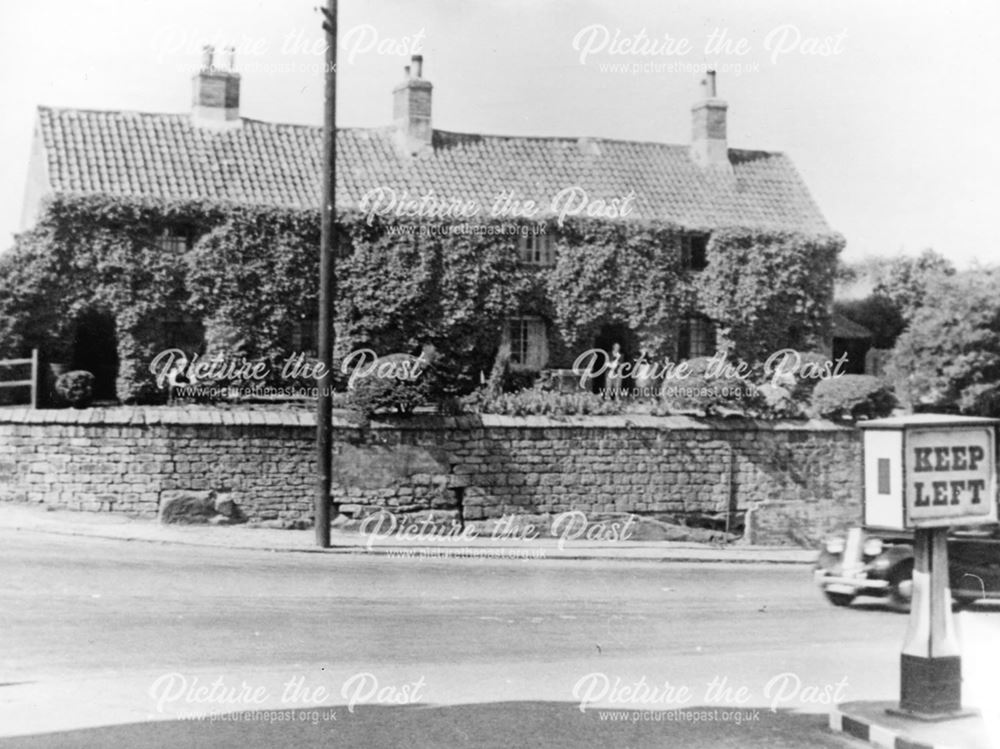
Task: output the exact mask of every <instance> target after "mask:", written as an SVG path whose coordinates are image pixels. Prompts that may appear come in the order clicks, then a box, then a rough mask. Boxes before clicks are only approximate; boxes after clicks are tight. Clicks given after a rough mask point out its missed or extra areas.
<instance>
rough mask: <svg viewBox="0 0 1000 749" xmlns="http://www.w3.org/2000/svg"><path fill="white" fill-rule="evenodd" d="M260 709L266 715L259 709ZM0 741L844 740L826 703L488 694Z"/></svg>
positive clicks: (790, 747)
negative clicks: (484, 699) (655, 704)
mask: <svg viewBox="0 0 1000 749" xmlns="http://www.w3.org/2000/svg"><path fill="white" fill-rule="evenodd" d="M264 712H269V713H270V719H265V718H263V717H262V713H264ZM333 712H335V713H336V718H335V719H331V713H333ZM279 713H280V714H282V719H278V718H277V715H278V714H279ZM734 713H738V714H739V719H736V717H735V716H734V715H733V714H734ZM682 715H686V717H682ZM0 747H2V749H42V747H44V748H45V749H52V748H53V747H59V748H63V747H65V748H66V749H75V748H83V747H86V748H87V749H91V748H93V749H105V748H106V747H129V748H130V749H154V748H156V749H160V748H166V747H213V749H216V748H225V747H239V749H252V748H253V747H268V748H270V747H296V748H297V749H298V748H299V747H323V748H324V749H331V747H428V748H431V747H433V748H434V749H451V748H452V747H454V748H456V749H457V748H458V747H463V748H467V747H487V748H491V747H497V749H499V748H500V747H504V748H505V749H506V748H507V747H554V748H555V749H561V748H562V747H565V748H566V749H580V748H581V747H595V748H596V747H599V748H600V749H609V748H614V747H628V748H629V749H640V748H642V747H650V749H652V748H653V747H655V748H656V749H662V748H663V747H671V748H672V749H684V748H686V747H693V748H695V749H754V748H756V747H760V748H761V749H764V748H765V747H766V748H767V749H803V748H804V747H809V748H810V749H824V748H825V747H830V748H831V749H834V748H836V749H843V747H844V741H843V739H842V738H840V737H838V736H837V735H836V734H834V733H832V732H831V731H830V730H829V728H827V716H826V713H825V712H824V713H812V714H804V713H792V712H788V711H785V710H779V711H778V712H771V711H770V710H766V709H755V708H736V709H734V708H721V707H717V706H706V707H686V708H680V709H677V710H667V711H646V710H638V711H633V710H609V711H605V710H599V709H596V708H588V710H587V711H586V713H581V712H580V710H579V706H578V705H577V704H575V703H568V702H494V703H486V704H470V705H448V706H441V707H436V706H426V705H407V706H399V707H386V706H357V707H355V709H354V712H353V713H350V712H348V710H347V708H346V707H344V706H337V707H323V708H315V709H299V710H278V711H259V713H258V715H257V716H256V719H254V716H253V714H252V713H246V712H244V713H232V714H229V715H227V716H222V717H221V718H217V719H216V720H208V719H205V720H185V721H176V720H175V721H160V722H149V723H133V724H128V725H119V726H109V727H105V728H92V729H84V730H79V731H70V732H65V733H50V734H44V735H37V736H29V737H20V738H8V739H0Z"/></svg>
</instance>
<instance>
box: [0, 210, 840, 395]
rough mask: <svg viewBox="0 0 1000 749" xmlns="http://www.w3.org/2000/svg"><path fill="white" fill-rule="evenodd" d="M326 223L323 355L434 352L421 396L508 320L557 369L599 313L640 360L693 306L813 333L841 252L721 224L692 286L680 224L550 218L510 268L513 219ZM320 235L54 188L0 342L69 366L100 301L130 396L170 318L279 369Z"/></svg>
mask: <svg viewBox="0 0 1000 749" xmlns="http://www.w3.org/2000/svg"><path fill="white" fill-rule="evenodd" d="M337 223H338V226H339V227H340V230H341V232H342V236H341V241H340V244H341V247H342V248H343V250H344V251H343V253H342V257H340V258H338V260H337V298H336V319H335V321H334V322H335V327H336V330H337V344H338V347H337V349H336V350H335V356H336V357H337V358H338V359H339V358H341V357H343V356H344V355H346V354H347V353H348V352H349V351H351V350H354V349H357V348H370V349H373V350H374V351H376V352H377V353H378V355H380V356H384V355H387V354H391V353H396V352H414V351H416V350H419V349H420V348H421V347H424V346H428V345H429V346H433V347H434V349H435V350H436V351H437V352H438V361H437V363H436V367H437V370H438V373H439V377H438V378H437V379H436V380H434V382H433V383H431V385H432V387H433V389H434V390H433V392H431V393H430V398H431V400H440V399H441V398H446V397H447V398H451V397H454V396H456V395H459V394H462V393H467V392H470V391H471V390H473V389H474V388H475V387H476V386H477V385H478V384H479V382H480V380H481V376H482V375H483V374H484V373H491V372H493V370H494V369H496V367H495V366H494V365H495V364H497V352H498V345H499V343H500V339H501V331H502V328H503V325H504V321H505V320H507V319H509V318H511V317H516V316H520V315H531V316H538V317H540V318H542V319H543V320H545V321H546V322H547V323H550V324H551V325H552V326H553V327H554V328H555V330H556V331H558V334H559V335H558V336H556V335H553V336H552V337H551V338H550V341H549V347H550V352H552V353H553V356H552V361H551V362H550V364H551V365H552V366H562V365H561V364H560V363H559V359H560V357H563V358H565V357H564V354H566V353H567V352H569V351H574V350H575V351H576V352H579V351H580V350H581V349H583V348H590V347H591V346H592V345H593V343H592V341H593V337H594V335H595V334H596V333H597V332H598V331H599V330H600V329H601V327H602V326H604V325H606V324H609V323H618V324H622V325H624V326H626V327H627V328H628V329H630V330H633V331H635V332H636V333H637V335H638V337H639V342H640V345H641V347H642V350H643V351H644V352H645V353H647V354H648V355H649V356H653V357H658V356H665V355H666V356H671V357H672V356H674V355H675V353H676V352H675V346H676V331H677V326H678V322H679V320H681V319H682V318H683V317H684V316H686V315H689V314H698V313H707V314H708V315H709V316H710V317H712V318H714V319H716V320H726V319H732V320H733V321H734V322H733V324H732V325H731V326H729V328H727V329H726V330H725V331H724V333H726V335H727V336H728V340H729V342H731V343H733V344H734V346H735V349H734V351H735V353H737V354H740V355H744V356H745V354H744V353H743V351H741V349H745V350H747V351H749V352H750V353H751V354H754V353H756V352H757V351H758V349H765V350H766V349H768V348H776V347H784V346H787V345H790V344H792V343H793V342H794V340H797V339H799V338H808V337H810V336H812V335H813V334H815V333H816V332H817V331H818V330H820V329H821V328H822V325H823V323H824V319H825V317H824V316H825V312H824V310H826V308H827V306H826V305H827V302H828V296H829V288H828V287H829V283H830V279H831V278H832V275H831V274H832V259H833V258H835V256H836V252H837V250H838V249H839V240H837V239H836V238H829V237H825V238H823V237H820V238H813V237H803V236H801V235H797V234H778V235H775V234H767V233H764V232H759V231H756V230H743V231H740V230H730V231H723V232H718V233H717V234H716V236H715V237H713V240H712V246H711V248H710V252H709V255H710V262H709V268H708V269H707V270H706V271H705V272H702V273H701V274H698V275H699V276H700V278H698V280H697V282H695V276H694V274H692V273H690V272H688V271H685V270H684V269H683V268H682V266H681V258H680V251H679V246H680V243H679V241H678V238H679V236H680V235H681V229H680V228H679V227H677V226H674V225H671V224H667V223H663V222H644V221H624V222H607V221H600V220H596V219H582V218H580V219H570V220H568V221H566V223H565V225H563V226H560V227H556V226H555V225H554V224H550V225H549V226H548V230H549V231H550V232H551V233H552V234H553V235H554V236H555V237H556V241H557V249H558V253H557V256H558V259H557V262H556V265H555V266H554V267H551V268H548V267H538V266H530V265H527V264H525V263H523V262H521V261H520V259H519V256H518V242H517V236H516V235H515V234H513V233H511V232H510V231H504V228H508V229H509V222H505V225H504V226H503V227H502V226H500V225H498V224H488V223H484V224H482V225H481V226H476V227H475V228H476V229H477V231H470V232H467V233H462V234H449V233H448V232H447V231H430V230H429V229H431V228H433V227H428V226H427V225H425V224H422V223H420V222H419V221H417V220H412V221H409V220H405V219H404V220H401V221H399V222H396V223H394V224H392V225H388V224H386V223H385V222H384V221H382V220H381V219H378V218H376V219H375V220H374V221H372V222H368V221H367V220H365V217H364V216H361V215H359V214H356V213H353V212H346V213H342V214H340V215H339V216H338V217H337ZM178 225H181V226H186V227H189V228H190V233H191V235H192V236H193V237H194V236H197V237H199V239H198V240H197V241H196V242H195V243H194V245H193V247H192V248H191V249H190V250H188V251H187V252H183V251H180V250H170V249H169V248H166V247H164V246H161V244H160V243H159V242H158V241H157V238H158V237H160V236H161V235H162V234H163V232H164V231H165V230H167V229H168V228H174V227H176V226H178ZM438 228H441V227H438ZM525 228H527V227H525ZM772 241H773V242H776V246H774V247H771V246H769V245H768V243H769V242H772ZM318 244H319V214H318V212H317V211H302V210H293V209H282V208H267V207H259V206H257V207H254V206H237V205H229V204H223V203H215V202H211V201H159V200H135V199H132V198H128V199H125V198H114V197H108V196H88V197H80V196H57V197H55V198H53V199H51V200H50V201H49V202H48V204H47V205H46V207H45V210H44V211H43V212H42V215H41V218H40V220H39V222H38V224H37V225H36V227H35V228H34V229H32V230H31V231H30V232H26V233H25V234H22V235H20V236H19V237H18V238H17V242H16V246H15V247H14V249H13V251H12V252H10V253H8V254H6V255H5V256H4V257H3V258H2V259H0V351H2V352H3V353H4V354H7V355H21V354H23V353H25V352H26V351H27V350H29V349H30V348H31V347H32V346H37V347H39V348H41V349H42V350H43V353H44V354H46V355H47V356H48V357H49V358H50V359H58V360H64V361H65V360H67V359H68V358H69V352H70V351H71V350H72V345H73V336H74V328H75V322H74V321H75V320H77V319H78V318H79V316H80V315H81V314H82V313H84V312H86V311H88V310H96V311H100V312H105V313H107V314H108V315H110V316H111V317H113V318H114V320H115V330H116V335H117V338H118V354H119V361H120V370H119V383H118V384H119V397H120V398H121V399H122V400H124V401H125V402H156V401H160V400H162V399H164V398H165V396H166V393H165V392H164V391H162V390H160V389H158V388H157V387H156V385H155V383H154V382H153V377H152V373H151V372H149V363H150V361H151V360H152V359H153V358H154V357H155V355H156V354H157V353H159V351H160V349H162V348H163V345H164V341H165V335H164V325H165V323H168V322H171V321H185V320H202V321H204V323H205V339H206V340H205V345H206V347H207V349H208V351H206V352H199V353H206V354H208V355H212V354H215V353H224V354H225V355H227V356H229V357H234V358H236V357H243V358H247V359H251V360H256V359H261V358H263V359H265V360H267V361H268V362H269V363H270V364H271V366H270V367H269V370H270V371H271V372H275V373H278V372H280V370H281V366H280V364H281V362H283V361H284V360H285V359H286V358H287V357H288V355H290V354H292V353H295V352H294V351H292V348H293V343H292V340H293V325H294V324H295V323H296V322H297V321H304V320H313V319H315V318H316V316H317V307H318V305H317V277H318V268H317V265H318ZM715 276H719V280H718V281H717V282H713V281H710V280H709V279H710V278H713V277H715ZM731 292H736V293H735V295H733V296H732V298H729V295H730V294H731ZM782 336H785V337H784V338H782ZM779 338H780V339H781V340H780V342H779V340H778V339H779ZM790 338H791V339H792V340H790ZM557 339H558V340H557ZM779 343H780V345H779ZM750 344H753V345H750ZM189 353H194V352H189ZM503 369H504V368H503V367H500V370H501V371H500V376H499V377H498V378H496V379H497V382H502V375H503V372H502V370H503ZM516 385H517V383H514V382H508V383H507V386H508V387H515V386H516Z"/></svg>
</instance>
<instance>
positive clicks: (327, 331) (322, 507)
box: [315, 0, 337, 549]
mask: <svg viewBox="0 0 1000 749" xmlns="http://www.w3.org/2000/svg"><path fill="white" fill-rule="evenodd" d="M320 11H322V13H323V30H324V31H325V32H326V42H327V44H326V69H325V80H326V85H325V87H324V90H325V103H324V107H323V112H324V114H323V210H322V214H321V216H322V227H321V228H322V236H321V239H320V250H319V252H320V255H319V362H320V370H321V373H322V374H321V377H320V378H319V398H317V400H316V452H317V455H316V463H317V466H318V468H319V480H318V481H317V482H316V506H315V515H316V545H317V546H319V547H320V548H323V549H328V548H329V547H330V484H331V478H332V474H333V454H332V453H333V392H332V390H333V343H334V330H333V315H334V296H335V294H336V288H337V279H336V266H335V264H334V260H335V257H336V250H337V228H336V220H337V210H336V203H337V0H327V6H326V7H325V8H320Z"/></svg>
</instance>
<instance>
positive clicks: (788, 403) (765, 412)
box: [757, 385, 805, 419]
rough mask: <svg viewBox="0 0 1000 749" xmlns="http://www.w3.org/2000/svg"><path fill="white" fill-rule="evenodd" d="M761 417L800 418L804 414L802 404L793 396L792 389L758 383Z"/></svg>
mask: <svg viewBox="0 0 1000 749" xmlns="http://www.w3.org/2000/svg"><path fill="white" fill-rule="evenodd" d="M757 392H758V393H759V394H760V397H761V400H762V404H761V413H760V414H759V415H760V416H761V417H763V418H769V419H801V418H802V417H803V416H804V415H805V406H804V404H803V403H802V402H801V401H799V400H797V399H796V398H795V394H794V392H793V391H789V390H788V389H786V388H783V387H778V386H777V385H759V386H758V387H757Z"/></svg>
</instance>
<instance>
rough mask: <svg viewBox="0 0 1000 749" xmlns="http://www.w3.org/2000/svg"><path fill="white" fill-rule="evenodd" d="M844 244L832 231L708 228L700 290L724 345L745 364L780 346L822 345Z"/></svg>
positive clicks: (705, 309)
mask: <svg viewBox="0 0 1000 749" xmlns="http://www.w3.org/2000/svg"><path fill="white" fill-rule="evenodd" d="M843 246H844V240H843V238H842V237H841V236H840V235H837V234H825V235H804V234H801V233H797V232H774V231H763V230H759V229H723V230H720V231H717V232H715V233H713V234H712V237H711V240H710V241H709V245H708V267H707V268H706V270H705V271H704V272H702V273H700V274H699V275H698V280H697V293H698V298H699V306H700V309H701V311H702V312H703V313H704V314H706V315H707V316H708V317H709V318H711V319H712V320H715V321H717V322H718V323H719V324H720V328H719V335H720V340H721V343H722V345H724V346H727V347H728V348H729V349H730V354H731V355H732V356H733V357H734V358H739V359H743V360H745V361H748V362H760V361H762V360H763V359H765V358H766V357H767V356H768V355H769V354H771V353H772V352H774V351H777V350H779V349H782V348H795V349H799V350H811V349H817V348H821V347H822V343H823V341H824V340H825V339H826V335H827V332H828V326H829V321H830V309H831V306H832V304H833V279H834V275H835V273H836V264H837V255H838V254H839V253H840V251H841V249H843Z"/></svg>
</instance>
